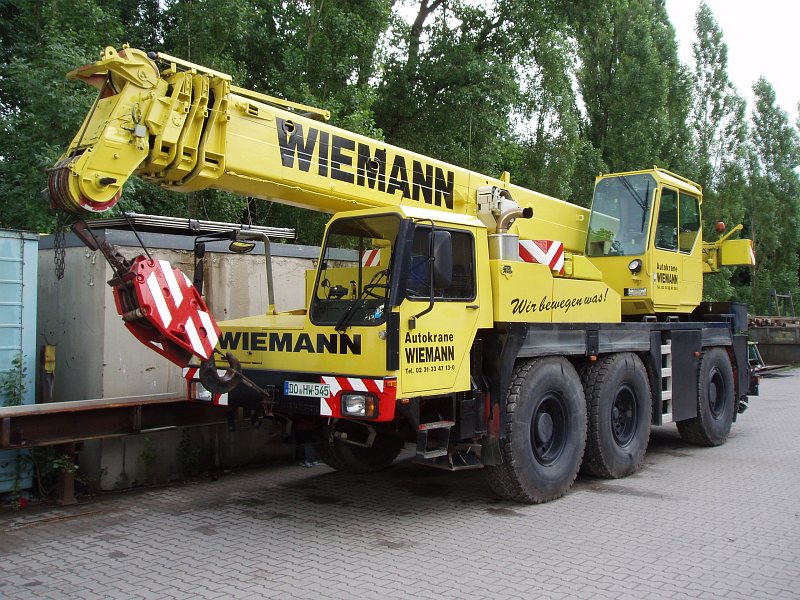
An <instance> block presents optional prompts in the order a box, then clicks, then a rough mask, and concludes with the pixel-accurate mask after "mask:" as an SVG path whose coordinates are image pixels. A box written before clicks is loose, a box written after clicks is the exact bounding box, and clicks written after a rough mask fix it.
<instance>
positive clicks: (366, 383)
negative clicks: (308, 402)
mask: <svg viewBox="0 0 800 600" xmlns="http://www.w3.org/2000/svg"><path fill="white" fill-rule="evenodd" d="M320 381H321V383H327V384H328V385H329V386H330V390H331V393H330V396H328V397H327V398H320V412H319V414H320V416H323V417H330V416H332V415H333V410H334V409H337V412H338V406H337V405H336V404H334V400H335V399H336V398H338V396H339V392H371V393H373V394H376V395H377V396H378V398H379V399H384V398H383V396H384V380H383V379H366V378H362V377H337V376H335V375H322V376H320ZM390 391H396V388H391V390H390Z"/></svg>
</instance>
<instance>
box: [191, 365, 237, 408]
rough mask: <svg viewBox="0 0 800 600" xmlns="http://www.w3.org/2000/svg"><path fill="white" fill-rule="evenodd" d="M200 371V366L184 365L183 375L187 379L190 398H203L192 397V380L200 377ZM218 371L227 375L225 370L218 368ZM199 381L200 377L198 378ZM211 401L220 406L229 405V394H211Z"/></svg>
mask: <svg viewBox="0 0 800 600" xmlns="http://www.w3.org/2000/svg"><path fill="white" fill-rule="evenodd" d="M198 371H200V369H199V368H198V367H184V369H183V377H184V379H186V383H187V390H188V397H189V399H190V400H201V398H193V397H192V382H193V381H194V380H195V379H198V375H197V373H198ZM217 373H218V374H219V375H220V376H222V375H225V371H222V370H220V369H217ZM198 381H199V379H198ZM211 403H212V404H217V405H219V406H227V405H228V394H211Z"/></svg>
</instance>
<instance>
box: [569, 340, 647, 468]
mask: <svg viewBox="0 0 800 600" xmlns="http://www.w3.org/2000/svg"><path fill="white" fill-rule="evenodd" d="M581 379H582V380H583V386H584V391H585V392H586V404H587V411H588V421H589V423H588V432H587V438H586V453H585V454H584V457H583V464H582V465H581V472H582V473H587V474H589V475H594V476H595V477H612V478H618V477H626V476H628V475H630V474H631V473H633V472H635V471H636V469H638V468H639V466H640V465H641V464H642V460H643V459H644V454H645V452H646V450H647V442H648V441H649V439H650V413H651V409H652V403H651V398H650V383H649V382H648V378H647V371H646V369H645V368H644V364H643V363H642V361H641V359H639V357H638V356H636V355H635V354H632V353H630V352H625V353H620V354H609V355H606V356H604V357H602V358H601V359H600V360H598V361H597V362H594V363H590V364H589V365H588V366H587V367H586V368H585V369H583V371H582V372H581Z"/></svg>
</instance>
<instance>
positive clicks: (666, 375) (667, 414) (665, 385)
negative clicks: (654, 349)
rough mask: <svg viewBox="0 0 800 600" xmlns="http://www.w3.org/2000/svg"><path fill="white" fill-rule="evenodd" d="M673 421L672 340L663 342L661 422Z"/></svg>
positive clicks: (663, 423) (664, 423)
mask: <svg viewBox="0 0 800 600" xmlns="http://www.w3.org/2000/svg"><path fill="white" fill-rule="evenodd" d="M667 423H672V340H670V339H669V338H667V339H665V340H664V343H663V344H661V424H662V425H666V424H667Z"/></svg>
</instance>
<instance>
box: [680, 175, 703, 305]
mask: <svg viewBox="0 0 800 600" xmlns="http://www.w3.org/2000/svg"><path fill="white" fill-rule="evenodd" d="M700 222H701V221H700V199H699V198H698V197H697V196H693V195H692V194H687V193H686V192H683V191H681V192H680V195H679V196H678V254H679V255H680V260H681V265H682V279H683V281H682V283H681V286H680V302H681V305H682V306H683V307H684V308H685V309H687V310H694V308H695V307H696V306H697V305H698V304H700V301H701V300H702V299H703V264H702V260H703V244H702V243H701V241H700Z"/></svg>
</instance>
